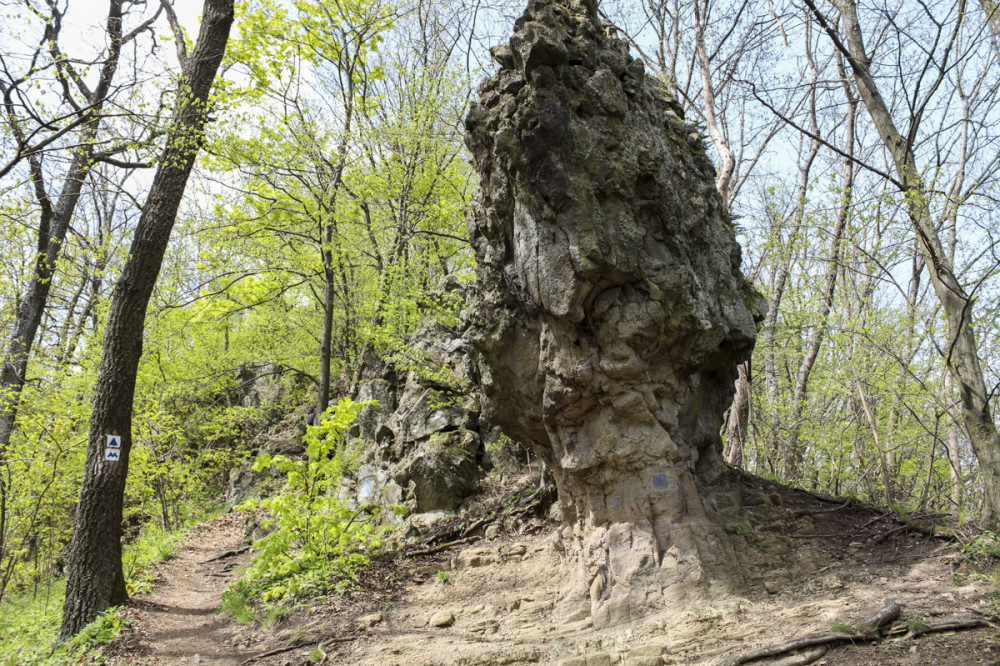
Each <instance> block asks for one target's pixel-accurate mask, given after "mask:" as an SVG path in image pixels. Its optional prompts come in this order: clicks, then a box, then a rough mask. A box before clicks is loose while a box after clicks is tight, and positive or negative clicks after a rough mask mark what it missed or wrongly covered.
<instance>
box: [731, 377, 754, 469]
mask: <svg viewBox="0 0 1000 666" xmlns="http://www.w3.org/2000/svg"><path fill="white" fill-rule="evenodd" d="M736 371H737V373H738V376H737V378H736V395H735V396H734V397H733V404H732V406H731V407H730V408H729V420H728V421H727V422H726V440H727V441H728V442H729V452H728V453H727V454H726V462H728V463H729V464H730V465H732V466H733V467H742V466H743V445H744V443H746V436H747V425H748V424H749V422H750V361H744V362H743V363H740V364H739V365H738V366H736Z"/></svg>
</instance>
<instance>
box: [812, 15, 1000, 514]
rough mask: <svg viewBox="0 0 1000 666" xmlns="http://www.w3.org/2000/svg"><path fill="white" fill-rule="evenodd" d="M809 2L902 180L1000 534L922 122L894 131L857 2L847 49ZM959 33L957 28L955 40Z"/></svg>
mask: <svg viewBox="0 0 1000 666" xmlns="http://www.w3.org/2000/svg"><path fill="white" fill-rule="evenodd" d="M805 1H806V3H807V4H808V5H809V7H810V8H811V9H812V10H813V13H814V14H815V15H816V16H817V19H818V20H819V21H820V22H821V23H822V24H823V25H824V28H826V30H827V32H828V33H829V34H830V37H831V39H833V40H834V43H835V44H836V45H837V47H838V48H839V49H840V50H841V51H842V52H843V53H844V55H845V56H847V59H848V62H849V63H850V64H851V69H852V70H853V73H854V81H855V84H856V85H857V87H858V92H859V93H860V95H861V99H862V100H863V101H864V104H865V107H866V108H867V109H868V113H869V115H870V116H871V119H872V122H873V123H874V125H875V127H876V129H877V130H878V132H879V135H880V136H881V138H882V143H883V144H884V145H885V147H886V149H887V150H888V151H889V153H890V154H891V155H892V159H893V161H894V162H895V167H896V173H897V175H898V177H899V183H898V185H899V187H900V189H901V190H902V191H903V193H904V195H905V196H906V205H907V213H908V215H909V218H910V223H911V224H912V225H913V228H914V230H915V231H916V233H917V237H918V238H919V239H920V243H921V245H922V246H923V249H924V253H925V254H926V257H927V268H928V272H929V274H930V278H931V284H932V286H933V287H934V293H935V294H936V295H937V297H938V300H939V301H940V303H941V307H942V310H943V311H944V313H945V317H946V318H947V321H948V333H949V338H950V343H951V344H950V347H949V349H948V350H947V359H946V362H947V365H948V368H949V370H950V372H951V373H952V376H953V377H954V379H955V383H956V385H957V387H958V392H959V396H960V398H961V402H962V417H963V421H964V423H965V429H966V431H967V432H968V435H969V442H970V443H971V444H972V449H973V451H974V453H975V454H976V458H977V459H978V461H979V469H980V473H981V474H982V480H983V494H984V498H985V510H984V514H983V522H984V524H985V525H986V526H987V527H988V528H990V529H996V528H998V527H1000V433H998V432H997V428H996V424H995V423H994V422H993V414H992V411H991V409H990V404H989V395H988V393H987V389H986V382H985V379H984V376H983V369H982V364H981V361H980V356H979V348H978V345H977V343H976V336H975V331H974V329H973V323H972V307H973V302H972V299H971V297H970V296H969V295H968V293H967V292H966V290H965V287H964V286H963V285H962V284H961V283H960V282H959V280H958V278H957V277H956V275H955V272H954V267H953V265H952V262H951V261H950V260H949V259H948V254H947V252H946V251H945V248H944V247H943V245H942V243H941V239H940V237H939V236H938V230H937V228H936V225H935V224H934V220H933V219H932V217H931V212H930V209H929V207H928V198H927V191H926V189H925V186H924V181H923V178H922V176H921V174H920V171H919V170H918V169H917V163H916V157H915V155H914V153H913V137H914V136H915V135H916V131H915V129H916V128H915V125H916V124H917V123H919V118H914V119H912V121H911V129H910V130H909V132H908V135H909V137H910V138H905V137H903V135H902V134H900V132H899V130H898V129H897V128H896V125H895V123H894V122H893V119H892V115H891V113H890V112H889V109H888V107H887V106H886V103H885V100H884V99H883V98H882V95H881V92H880V91H879V89H878V85H877V84H876V82H875V79H874V78H873V76H872V73H871V70H870V68H869V64H870V63H871V60H870V58H869V57H868V55H867V53H866V52H865V45H864V38H863V36H862V32H861V26H860V24H859V23H858V15H857V8H856V6H855V4H854V2H853V0H837V7H838V9H839V10H840V15H841V19H842V24H843V29H844V34H845V35H846V45H845V44H844V43H842V42H841V41H840V38H839V35H838V34H837V32H836V31H835V30H834V29H832V28H831V27H829V26H828V25H827V24H826V21H825V19H824V18H823V17H822V14H821V13H820V12H819V10H818V9H817V8H816V6H815V4H814V3H813V0H805ZM964 5H965V3H964V0H963V1H962V2H961V7H960V8H959V10H958V15H959V17H964ZM957 31H958V29H957V27H956V30H955V34H956V35H957ZM953 43H954V36H953V37H952V44H953ZM950 51H951V49H950V47H949V48H948V49H947V50H946V53H948V54H950ZM941 66H942V67H943V66H944V64H942V65H941Z"/></svg>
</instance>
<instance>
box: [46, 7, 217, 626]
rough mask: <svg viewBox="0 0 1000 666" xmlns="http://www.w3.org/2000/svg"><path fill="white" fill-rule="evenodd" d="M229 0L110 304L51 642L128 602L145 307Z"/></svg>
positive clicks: (197, 140)
mask: <svg viewBox="0 0 1000 666" xmlns="http://www.w3.org/2000/svg"><path fill="white" fill-rule="evenodd" d="M232 22H233V0H206V1H205V6H204V14H203V17H202V23H201V31H200V33H199V35H198V41H197V43H196V45H195V48H194V51H193V52H192V53H191V56H190V58H188V59H186V60H185V62H183V63H182V64H183V67H184V69H183V76H182V77H181V80H180V82H179V92H178V101H177V105H176V108H175V116H174V120H173V122H172V124H171V127H170V130H169V132H168V137H167V145H166V148H165V149H164V151H163V154H162V155H161V157H160V165H159V168H158V169H157V172H156V176H155V177H154V178H153V183H152V186H151V188H150V192H149V198H148V199H147V201H146V205H145V206H144V208H143V211H142V215H141V217H140V218H139V224H138V226H137V228H136V231H135V236H134V238H133V240H132V246H131V248H130V250H129V259H128V261H127V262H126V263H125V267H124V269H123V270H122V274H121V277H120V278H119V280H118V283H117V285H116V286H115V289H114V292H113V294H112V297H111V305H110V310H109V313H108V324H107V329H106V332H105V336H104V347H103V349H102V353H101V362H100V366H99V368H98V376H97V384H96V387H95V389H94V399H93V411H92V413H91V419H90V438H89V446H88V449H87V462H86V467H85V469H84V477H83V483H82V485H81V488H80V502H79V504H78V506H77V511H76V519H75V523H74V526H73V540H72V542H71V544H70V556H69V577H68V581H67V585H66V601H65V603H64V606H63V621H62V628H61V630H60V635H61V636H62V637H63V638H68V637H70V636H73V635H75V634H76V633H78V632H79V631H80V630H81V629H83V628H84V627H85V626H86V625H87V624H88V623H89V622H91V621H93V620H94V619H95V618H96V617H97V615H98V614H99V613H101V612H102V611H104V610H105V609H107V608H109V607H110V606H114V605H117V604H120V603H122V602H123V601H125V599H126V598H127V593H126V590H125V579H124V576H123V573H122V562H121V519H122V501H123V495H124V491H125V479H126V476H127V474H128V457H129V452H130V450H131V447H132V398H133V394H134V391H135V380H136V374H137V372H138V367H139V358H140V356H141V355H142V337H143V327H144V324H145V319H146V307H147V305H148V304H149V298H150V296H151V295H152V293H153V287H154V285H155V284H156V279H157V276H158V275H159V272H160V266H161V264H162V262H163V255H164V252H165V251H166V248H167V243H168V241H169V240H170V233H171V231H172V229H173V225H174V220H175V218H176V216H177V210H178V208H179V206H180V202H181V199H182V197H183V195H184V189H185V186H186V185H187V180H188V176H189V174H190V173H191V169H192V167H193V166H194V161H195V157H196V156H197V152H198V149H199V148H200V146H201V142H202V138H203V136H204V128H205V124H206V123H207V122H208V113H209V92H210V90H211V87H212V83H213V82H214V81H215V76H216V72H217V71H218V68H219V65H220V63H221V62H222V55H223V53H224V52H225V49H226V43H227V41H228V39H229V29H230V26H231V25H232ZM107 435H116V436H119V437H120V438H121V451H120V459H119V460H117V461H116V460H106V459H105V444H106V436H107Z"/></svg>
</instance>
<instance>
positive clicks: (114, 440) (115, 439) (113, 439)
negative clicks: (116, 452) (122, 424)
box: [105, 435, 122, 449]
mask: <svg viewBox="0 0 1000 666" xmlns="http://www.w3.org/2000/svg"><path fill="white" fill-rule="evenodd" d="M105 437H106V438H107V440H108V448H109V449H120V448H122V438H121V436H119V435H105Z"/></svg>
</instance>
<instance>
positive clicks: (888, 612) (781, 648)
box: [718, 601, 990, 666]
mask: <svg viewBox="0 0 1000 666" xmlns="http://www.w3.org/2000/svg"><path fill="white" fill-rule="evenodd" d="M900 612H901V608H900V606H899V604H897V603H896V602H894V601H890V602H889V603H888V604H886V606H885V608H882V609H881V610H879V611H878V612H877V613H875V614H873V615H872V616H870V617H867V618H865V619H864V620H862V621H861V622H860V623H859V624H858V627H857V630H856V631H853V632H849V631H831V632H827V633H823V634H813V635H811V636H803V637H801V638H796V639H793V640H791V641H787V642H785V643H779V644H777V645H769V646H767V647H763V648H758V649H756V650H751V651H749V652H744V653H743V654H740V655H737V656H735V657H730V658H728V659H725V660H723V661H721V662H719V665H718V666H740V664H748V663H750V662H752V661H756V660H758V659H766V658H768V657H776V656H779V655H783V654H788V653H791V652H796V651H798V650H805V649H808V648H818V647H823V648H824V649H823V650H822V652H819V651H810V652H809V653H807V654H803V655H800V656H801V659H799V660H795V661H794V662H793V663H794V664H796V666H804V665H805V664H811V663H812V662H814V661H816V660H817V659H819V658H820V657H822V656H823V655H824V654H826V648H828V647H831V646H833V645H837V644H838V643H876V642H878V641H881V640H885V639H886V638H887V636H886V635H884V634H883V633H882V631H881V630H882V629H883V628H885V627H888V626H889V625H891V624H892V623H893V622H895V621H896V620H898V619H899V616H900ZM988 626H990V625H989V622H987V621H986V620H950V621H947V622H939V623H936V624H921V625H919V626H915V627H913V628H911V629H910V630H909V631H907V632H906V634H905V635H903V636H900V637H899V638H895V639H892V640H893V642H896V641H904V640H910V639H914V638H919V637H920V636H924V635H926V634H934V633H940V632H943V631H963V630H967V629H980V628H983V627H988ZM782 666H785V665H784V663H783V664H782ZM789 666H790V665H789Z"/></svg>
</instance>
